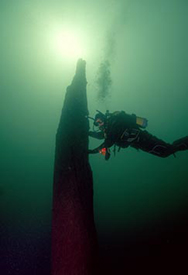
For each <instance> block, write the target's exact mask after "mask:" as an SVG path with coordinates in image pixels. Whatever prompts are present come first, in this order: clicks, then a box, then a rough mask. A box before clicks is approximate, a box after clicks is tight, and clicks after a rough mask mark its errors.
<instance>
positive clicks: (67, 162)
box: [52, 60, 97, 275]
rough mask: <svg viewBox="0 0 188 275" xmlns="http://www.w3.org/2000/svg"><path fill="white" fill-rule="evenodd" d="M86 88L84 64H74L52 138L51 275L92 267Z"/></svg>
mask: <svg viewBox="0 0 188 275" xmlns="http://www.w3.org/2000/svg"><path fill="white" fill-rule="evenodd" d="M86 85H87V82H86V76H85V61H83V60H79V61H78V63H77V68H76V74H75V76H74V78H73V81H72V83H71V85H70V86H69V87H68V88H67V92H66V96H65V101H64V106H63V109H62V113H61V118H60V122H59V127H58V130H57V134H56V152H55V167H54V185H53V215H52V275H90V274H93V272H94V269H95V268H94V266H95V259H96V250H97V241H96V240H97V239H96V230H95V224H94V214H93V179H92V171H91V168H90V165H89V161H88V153H87V150H88V131H89V123H88V118H87V115H88V108H87V96H86Z"/></svg>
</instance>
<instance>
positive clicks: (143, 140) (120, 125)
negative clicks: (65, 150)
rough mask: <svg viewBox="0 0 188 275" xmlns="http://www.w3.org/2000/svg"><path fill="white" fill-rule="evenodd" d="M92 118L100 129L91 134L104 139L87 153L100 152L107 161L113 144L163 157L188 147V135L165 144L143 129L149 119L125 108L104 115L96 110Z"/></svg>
mask: <svg viewBox="0 0 188 275" xmlns="http://www.w3.org/2000/svg"><path fill="white" fill-rule="evenodd" d="M92 119H93V120H94V126H97V127H98V128H99V131H89V136H90V137H93V138H97V139H104V142H103V143H102V144H101V145H100V146H99V147H97V148H95V149H93V150H88V153H89V154H96V153H101V154H103V155H104V156H105V160H108V159H109V158H110V147H112V146H113V145H114V146H115V147H116V146H118V147H119V149H118V151H119V150H120V148H127V147H129V146H131V147H133V148H135V149H137V150H139V149H140V150H143V151H145V152H148V153H150V154H153V155H156V156H158V157H162V158H165V157H168V156H170V155H172V154H173V155H174V156H175V153H176V152H177V151H183V150H188V136H186V137H183V138H181V139H178V140H176V141H174V142H173V143H172V144H169V143H166V142H165V141H163V140H161V139H158V138H157V137H155V136H153V135H152V134H150V133H149V132H148V131H146V130H144V129H145V128H146V127H147V122H148V121H147V119H145V118H142V117H138V116H136V115H135V114H132V115H130V114H127V113H125V112H124V111H116V112H114V113H109V111H106V114H103V113H102V112H100V111H98V110H97V114H96V116H95V118H92ZM114 152H115V149H114Z"/></svg>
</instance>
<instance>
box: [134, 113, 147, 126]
mask: <svg viewBox="0 0 188 275" xmlns="http://www.w3.org/2000/svg"><path fill="white" fill-rule="evenodd" d="M136 124H137V125H138V126H139V127H141V128H146V127H147V125H148V120H147V119H146V118H143V117H139V116H136Z"/></svg>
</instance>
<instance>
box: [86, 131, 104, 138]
mask: <svg viewBox="0 0 188 275" xmlns="http://www.w3.org/2000/svg"><path fill="white" fill-rule="evenodd" d="M89 136H90V137H93V138H97V139H104V133H103V132H94V131H89Z"/></svg>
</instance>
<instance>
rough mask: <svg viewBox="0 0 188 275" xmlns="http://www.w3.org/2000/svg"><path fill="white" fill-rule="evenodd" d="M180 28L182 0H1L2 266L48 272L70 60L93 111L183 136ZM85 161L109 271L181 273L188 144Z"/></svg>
mask: <svg viewBox="0 0 188 275" xmlns="http://www.w3.org/2000/svg"><path fill="white" fill-rule="evenodd" d="M187 27H188V2H187V1H186V0H163V1H162V0H158V1H155V0H142V1H140V0H130V1H128V0H127V1H123V0H121V1H115V0H109V1H107V0H101V1H99V0H97V1H90V0H80V1H73V0H69V1H68V0H65V1H64V0H63V1H59V0H54V1H50V0H45V1H43V0H42V1H36V0H33V1H28V0H17V1H12V0H10V1H5V0H2V1H0V54H1V55H0V56H1V67H0V131H1V135H0V148H1V151H0V238H1V239H0V274H2V275H7V274H11V275H17V274H19V275H26V274H27V275H39V274H45V275H48V274H50V257H51V255H50V249H51V240H50V235H51V212H52V195H53V194H52V186H53V168H54V151H55V134H56V131H57V127H58V123H59V118H60V114H61V109H62V106H63V101H64V96H65V92H66V87H67V86H68V85H70V83H71V81H72V78H73V76H74V73H75V68H76V62H77V60H78V58H83V59H85V60H86V77H87V82H88V84H87V96H88V109H89V114H90V116H92V117H93V116H94V115H95V113H96V110H100V111H102V112H105V111H106V110H109V111H110V112H113V111H117V110H124V111H125V112H127V113H130V114H132V113H134V114H136V115H138V116H141V117H146V118H147V119H148V127H147V130H148V131H149V132H150V133H152V134H153V135H155V136H157V137H158V138H160V139H163V140H165V141H166V142H169V143H171V142H173V141H174V140H176V139H179V138H181V137H183V136H186V135H188V123H187V121H188V112H187V110H188V107H187V106H188V77H187V76H188V52H187V49H188V34H187ZM70 127H74V125H70ZM90 127H91V129H92V127H93V126H92V121H90ZM100 143H101V141H96V140H93V139H90V142H89V147H90V148H95V147H96V146H97V145H99V144H100ZM89 159H90V164H91V168H92V171H93V180H94V212H95V223H96V228H97V232H98V239H99V247H100V255H101V258H102V259H103V260H104V262H105V261H106V263H107V265H108V264H109V263H110V264H111V266H110V269H111V270H114V271H115V270H116V271H117V269H118V268H119V269H118V270H119V271H117V273H116V274H124V273H122V272H125V271H126V272H127V273H126V274H136V273H134V272H136V270H143V271H145V270H150V274H153V273H154V270H155V269H156V267H157V266H158V267H161V266H162V263H164V264H165V265H166V268H169V269H170V268H172V266H173V263H175V262H176V263H177V265H178V268H181V267H184V270H185V268H187V267H186V265H185V264H186V260H187V259H186V253H187V251H186V249H187V245H188V226H187V224H188V216H187V211H188V200H187V197H188V169H187V167H188V165H187V163H188V151H183V152H179V153H177V154H176V157H174V156H170V157H168V158H166V159H162V158H158V157H156V156H154V155H151V154H148V153H145V152H142V151H136V150H135V149H134V148H127V149H121V150H120V152H116V155H115V156H114V155H113V154H112V156H111V158H110V160H109V161H105V160H104V157H103V156H102V155H99V154H97V155H90V156H89ZM159 263H160V264H161V265H159ZM110 264H109V265H110ZM138 266H139V269H137V268H138ZM173 267H174V266H173ZM169 269H167V270H169ZM187 269H188V268H187ZM163 271H164V270H163ZM113 274H114V273H113ZM167 274H168V272H167ZM179 274H181V272H180V273H179ZM65 275H69V274H65Z"/></svg>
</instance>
